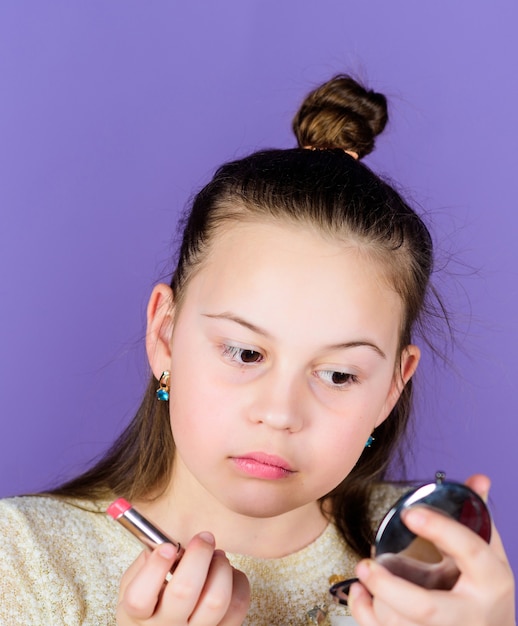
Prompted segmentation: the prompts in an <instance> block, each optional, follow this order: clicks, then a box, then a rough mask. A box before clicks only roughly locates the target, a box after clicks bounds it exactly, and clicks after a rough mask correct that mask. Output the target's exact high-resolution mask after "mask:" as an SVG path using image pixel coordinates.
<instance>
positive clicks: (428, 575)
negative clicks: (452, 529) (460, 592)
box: [329, 472, 491, 604]
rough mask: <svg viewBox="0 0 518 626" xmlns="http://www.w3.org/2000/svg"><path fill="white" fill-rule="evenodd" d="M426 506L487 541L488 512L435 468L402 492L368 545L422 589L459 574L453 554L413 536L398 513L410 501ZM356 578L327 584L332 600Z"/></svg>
mask: <svg viewBox="0 0 518 626" xmlns="http://www.w3.org/2000/svg"><path fill="white" fill-rule="evenodd" d="M416 505H419V506H427V507H430V508H433V509H435V510H437V511H440V512H442V513H444V514H445V515H448V516H449V517H452V518H453V519H454V520H456V521H458V522H460V523H461V524H463V525H464V526H467V527H468V528H470V529H471V530H472V531H473V532H475V533H477V535H479V536H480V537H482V539H484V540H485V541H487V542H488V543H489V540H490V538H491V516H490V513H489V510H488V508H487V506H486V504H485V503H484V501H483V500H482V498H481V497H480V496H479V495H478V494H476V493H475V492H474V491H473V490H472V489H470V488H469V487H467V486H466V485H463V484H461V483H457V482H450V481H447V480H446V479H445V474H444V472H436V474H435V482H432V483H428V484H426V485H421V486H419V487H416V488H414V489H411V490H410V491H408V492H407V493H405V494H404V495H403V496H402V497H401V498H400V499H399V500H398V501H397V502H396V503H395V504H394V506H393V507H392V508H391V509H390V511H389V512H388V513H387V514H386V515H385V517H384V518H383V520H382V521H381V523H380V525H379V528H378V530H377V532H376V538H375V541H374V545H373V548H372V558H374V559H376V561H377V562H378V563H381V564H382V565H383V566H384V567H386V568H387V569H388V570H390V571H391V572H392V573H393V574H396V575H397V576H400V577H401V578H405V579H406V580H409V581H410V582H413V583H415V584H417V585H420V586H421V587H425V588H427V589H451V588H452V587H453V586H454V585H455V583H456V582H457V579H458V578H459V576H460V571H459V569H458V568H457V565H456V564H455V562H454V561H453V559H452V558H451V557H449V556H446V555H444V554H442V553H441V552H440V551H439V550H438V549H437V548H436V547H435V546H434V545H433V544H432V543H430V542H429V541H427V540H425V539H422V538H421V537H418V536H417V535H415V534H414V533H413V532H411V531H410V530H408V528H407V527H406V526H405V524H404V523H403V520H402V519H401V513H402V512H403V511H404V510H405V509H408V508H409V507H413V506H416ZM354 582H358V579H357V578H349V579H347V580H343V581H340V582H338V583H335V584H334V585H333V586H332V587H331V588H330V590H329V591H330V593H331V595H332V596H333V599H334V600H335V601H336V602H339V603H340V604H347V597H348V593H349V589H350V587H351V585H352V584H353V583H354Z"/></svg>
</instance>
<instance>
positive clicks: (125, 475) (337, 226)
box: [53, 76, 432, 555]
mask: <svg viewBox="0 0 518 626" xmlns="http://www.w3.org/2000/svg"><path fill="white" fill-rule="evenodd" d="M351 80H352V79H349V78H348V77H344V76H339V77H337V78H336V79H334V80H332V81H329V82H328V83H326V84H325V85H324V86H322V87H321V88H320V89H318V90H316V91H314V92H312V93H311V94H310V95H309V97H308V100H309V101H310V104H311V107H312V108H313V110H315V111H317V110H318V107H320V110H321V111H325V110H326V106H325V103H327V102H329V100H330V98H331V99H333V98H335V96H336V93H337V92H339V91H340V88H341V85H346V86H347V91H348V93H350V92H355V93H360V94H361V98H360V99H361V100H362V101H363V99H364V98H365V95H364V93H367V95H368V94H369V93H370V92H366V91H365V90H364V89H363V88H362V87H361V86H357V88H355V89H351V85H352V83H351ZM316 94H320V95H316ZM320 98H321V99H322V103H320V104H319V102H320ZM378 99H379V98H378V97H376V100H378ZM305 106H306V102H305V103H304V104H303V105H302V107H301V111H303V110H304V109H305ZM308 106H309V105H308ZM357 111H359V108H358V107H357ZM323 115H324V120H325V124H324V125H325V126H326V127H327V121H328V116H327V114H323ZM355 115H356V116H360V113H358V112H357V113H355ZM342 118H344V119H345V118H347V119H345V121H344V124H345V125H346V126H347V124H348V121H347V120H348V117H347V116H344V115H343V114H342ZM374 118H376V119H378V118H377V117H376V116H374ZM374 118H373V116H372V115H371V113H369V119H370V120H371V121H369V122H367V121H365V123H364V125H366V126H369V125H372V126H373V127H376V128H379V127H380V126H382V125H384V123H385V121H386V113H385V116H383V115H381V118H380V119H381V121H379V120H378V121H377V122H376V123H374V122H372V119H374ZM298 119H301V124H302V125H305V124H306V121H307V116H306V115H305V114H301V112H300V111H299V113H298V114H297V116H296V118H295V120H298ZM318 119H319V118H318V115H317V114H312V120H311V128H312V129H313V131H312V132H314V135H312V137H315V136H317V134H318V133H317V130H315V129H318ZM383 120H384V121H383ZM294 123H295V125H296V127H297V129H298V128H299V126H298V122H297V121H295V122H294ZM354 124H356V121H355V122H354ZM304 132H305V131H304ZM333 132H334V131H333ZM348 132H349V131H348ZM326 133H327V130H326V131H322V136H323V137H324V136H327V134H326ZM296 134H297V136H299V135H300V136H301V137H305V136H306V135H304V134H303V133H302V131H300V133H299V131H298V130H297V131H296ZM371 134H372V133H371ZM307 136H308V138H309V136H310V135H307ZM299 141H300V139H299ZM304 141H305V140H304ZM311 141H314V139H312V140H311ZM363 141H364V140H363V139H362V142H363ZM370 141H373V139H372V138H371V140H370ZM325 143H327V139H326V140H325ZM369 145H370V144H369ZM361 146H362V147H360V145H359V144H357V143H354V142H353V143H351V144H350V146H348V147H350V148H351V149H352V150H355V151H358V152H360V153H364V152H365V150H366V149H367V148H366V147H363V146H364V143H362V144H361ZM243 220H255V221H265V220H276V221H280V222H282V223H289V224H297V225H301V226H303V227H310V228H313V229H317V230H318V232H321V233H322V234H324V235H325V236H327V237H333V238H334V239H335V240H336V239H338V240H339V241H342V240H343V241H345V240H347V241H349V242H350V241H351V240H352V241H354V242H355V244H357V245H358V246H359V247H361V248H362V249H363V250H365V251H366V252H367V253H368V254H371V255H375V257H376V258H378V259H382V260H383V262H384V266H385V267H386V268H387V279H388V280H389V281H390V283H391V285H392V287H393V288H394V289H395V290H396V291H397V292H398V294H399V295H400V296H401V299H402V302H403V304H404V316H403V317H404V319H403V320H402V322H401V335H400V342H399V347H400V350H402V349H403V348H404V346H406V345H408V344H409V343H410V342H411V337H412V332H413V329H414V327H415V324H416V323H417V322H418V321H419V319H420V316H421V314H422V312H423V310H424V308H425V306H426V301H427V293H428V284H429V278H430V274H431V271H432V240H431V237H430V234H429V232H428V230H427V228H426V226H425V224H424V223H423V220H422V219H421V218H420V217H419V216H418V215H417V214H416V212H415V211H414V210H413V209H412V208H410V207H409V206H408V204H407V203H406V202H405V201H404V200H403V199H402V198H401V196H400V195H399V194H398V193H397V192H396V191H395V190H394V189H393V188H392V187H391V186H390V185H389V184H387V183H386V182H384V181H383V180H381V179H380V178H379V177H378V176H376V175H375V174H374V173H373V172H372V171H371V170H370V169H369V168H367V167H366V166H364V165H363V164H362V163H360V162H358V161H357V160H355V159H354V158H352V157H351V156H349V155H348V154H346V153H345V152H344V145H343V144H341V145H339V146H338V149H325V150H305V149H300V148H298V149H292V150H268V151H264V152H257V153H254V154H252V155H250V156H248V157H245V158H243V159H240V160H238V161H234V162H231V163H227V164H225V165H223V166H222V167H221V168H219V169H218V170H217V171H216V173H215V175H214V177H213V179H212V180H211V181H210V182H209V183H208V184H207V185H206V186H205V187H204V188H203V189H202V190H201V191H200V192H199V193H198V195H197V196H196V198H195V199H194V203H193V206H192V209H191V211H190V213H189V214H188V216H187V218H186V219H185V221H184V224H183V239H182V243H181V247H180V250H179V254H178V262H177V266H176V270H175V271H174V273H173V277H172V280H171V287H172V289H173V291H174V294H175V302H176V303H180V304H179V305H180V306H181V302H182V298H183V295H184V293H185V290H186V288H187V287H188V285H189V280H190V278H191V277H192V276H193V273H195V272H196V271H197V270H198V269H199V268H200V267H201V266H202V264H203V262H204V261H205V260H206V259H207V255H208V253H209V251H210V249H211V245H213V243H214V240H215V234H216V233H217V232H218V229H219V228H221V226H222V225H224V224H229V223H232V222H238V221H243ZM396 368H397V364H396ZM156 388H157V381H156V380H155V379H154V378H152V380H151V381H150V383H149V386H148V389H147V391H146V394H145V397H144V400H143V402H142V404H141V406H140V408H139V410H138V412H137V414H136V415H135V417H134V419H133V421H132V422H131V423H130V424H129V425H128V427H127V428H126V429H125V430H124V432H123V433H122V434H121V435H120V437H119V439H118V440H117V441H116V442H115V443H114V445H113V446H112V448H111V449H110V450H109V451H108V452H107V453H106V454H105V455H104V457H103V458H102V459H101V460H100V461H99V462H98V463H97V464H96V465H95V466H94V467H93V468H92V469H90V470H89V471H88V472H86V473H85V474H83V475H82V476H80V477H78V478H76V479H74V480H72V481H70V482H68V483H67V484H65V485H63V486H62V487H60V488H58V489H56V490H54V491H53V493H54V494H55V495H61V496H74V497H80V498H92V497H94V498H95V497H106V496H107V495H108V494H116V495H119V496H124V497H127V498H130V499H131V498H153V497H157V496H158V495H160V493H161V492H162V491H163V489H164V488H165V487H166V485H167V483H168V481H169V478H170V474H171V471H172V464H173V458H174V441H173V437H172V434H171V428H170V418H169V412H168V406H167V403H164V402H157V401H156V399H155V390H156ZM173 393H174V391H173ZM411 397H412V382H411V381H410V382H409V383H407V385H406V386H405V388H404V389H403V392H402V394H401V397H400V398H399V401H398V402H397V404H396V406H395V407H394V409H393V410H392V412H391V415H390V416H389V417H388V419H386V420H385V421H384V422H383V423H382V424H381V425H380V426H379V427H378V428H377V430H376V434H375V437H376V444H375V446H373V447H372V448H369V449H366V450H365V451H364V453H363V454H362V455H361V457H360V459H359V460H358V462H357V464H356V466H355V467H354V468H353V470H352V471H351V473H350V474H349V475H348V476H347V477H345V478H344V480H343V482H342V483H341V484H340V485H339V486H338V487H337V488H336V489H335V490H334V491H333V492H332V493H331V494H328V496H327V498H328V499H329V501H330V502H331V505H332V514H333V517H334V519H335V521H336V524H337V526H338V528H339V529H340V531H341V532H342V534H343V536H344V537H345V539H346V540H347V541H348V543H349V544H350V545H351V546H352V547H353V548H354V549H355V550H356V551H357V552H358V553H359V554H361V555H368V554H369V549H370V544H371V542H372V530H371V523H370V519H369V499H370V489H371V485H372V483H373V482H376V481H380V480H383V479H384V478H385V477H386V472H387V468H388V465H389V463H390V462H391V460H392V459H393V456H394V452H395V451H396V449H397V444H398V441H399V440H400V438H401V436H402V434H403V433H404V431H405V429H406V427H407V424H408V420H409V416H410V404H411ZM344 445H346V444H345V443H344ZM323 500H324V499H323Z"/></svg>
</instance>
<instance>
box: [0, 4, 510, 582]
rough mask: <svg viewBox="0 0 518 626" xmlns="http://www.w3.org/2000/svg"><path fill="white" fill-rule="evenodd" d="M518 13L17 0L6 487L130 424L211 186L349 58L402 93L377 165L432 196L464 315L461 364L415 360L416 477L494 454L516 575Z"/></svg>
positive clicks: (2, 227) (0, 190) (3, 389)
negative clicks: (196, 198)
mask: <svg viewBox="0 0 518 626" xmlns="http://www.w3.org/2000/svg"><path fill="white" fill-rule="evenodd" d="M517 19H518V5H517V4H516V2H515V1H514V0H506V1H502V0H495V1H494V2H492V3H486V2H482V1H479V2H473V1H469V2H468V0H465V1H463V2H462V1H461V2H455V3H448V5H447V6H446V5H444V4H443V3H434V2H419V3H416V2H411V1H410V0H392V1H391V2H381V1H380V2H374V1H372V2H362V3H358V2H352V1H350V2H347V1H346V0H336V1H332V0H326V1H325V2H320V3H316V2H313V1H312V0H290V1H288V0H286V1H285V2H277V1H276V0H275V1H274V0H256V1H249V2H242V1H241V0H232V1H230V0H220V1H219V2H214V3H208V2H199V1H191V2H183V3H180V2H171V1H170V0H167V1H165V0H155V1H154V2H145V3H144V2H140V1H138V2H137V1H130V0H124V1H121V0H112V1H111V2H109V3H107V2H104V1H103V2H100V1H97V0H90V1H89V2H85V3H76V2H69V1H68V0H62V1H53V0H47V1H46V2H41V1H40V0H33V1H29V0H25V2H19V0H2V2H1V4H0V90H1V97H0V211H1V213H0V215H1V222H0V271H1V281H0V293H1V302H2V306H1V308H0V346H1V348H0V349H1V354H2V360H1V375H0V394H1V400H2V410H3V416H2V431H1V433H2V436H1V438H0V470H1V471H0V495H9V494H15V493H20V492H27V491H35V490H38V489H41V488H44V487H45V486H48V485H51V484H54V483H55V482H56V481H58V480H61V479H62V478H65V477H68V476H71V475H72V474H74V473H76V472H77V471H79V470H80V469H81V468H83V467H84V466H85V464H86V463H87V461H88V460H89V459H90V458H91V457H93V456H94V455H96V454H98V453H99V452H100V451H101V450H103V449H104V448H105V447H106V446H107V444H108V443H109V442H110V441H111V440H112V439H113V437H114V436H115V434H116V433H117V432H119V430H120V429H121V428H122V426H123V424H124V423H125V422H126V421H127V420H128V419H129V417H130V416H131V414H132V412H133V410H134V408H135V406H136V404H137V402H138V399H139V396H140V394H141V391H142V389H143V380H145V378H146V373H147V368H146V363H145V359H144V353H143V349H142V343H141V339H142V335H143V329H144V310H145V304H146V300H147V296H148V294H149V291H150V288H151V286H152V284H153V283H154V281H156V280H158V279H160V278H161V277H162V276H164V275H165V274H166V273H167V272H168V270H169V256H170V253H171V250H172V246H173V239H174V231H175V223H176V219H177V216H178V214H179V212H180V211H181V210H182V209H183V207H184V206H185V204H186V202H187V200H188V198H189V196H190V195H191V193H192V191H193V190H194V189H196V188H198V187H199V186H200V185H201V184H202V183H204V182H205V181H206V180H207V178H208V176H209V175H210V173H211V171H212V170H213V168H214V166H216V165H217V164H219V163H221V162H222V161H224V160H227V159H229V158H233V157H235V156H236V155H241V154H244V153H246V152H249V151H251V150H254V149H257V148H262V147H283V146H291V145H292V144H293V139H292V137H291V135H290V130H289V127H290V120H291V116H292V114H293V113H294V111H295V109H296V107H297V105H298V103H299V102H300V99H301V97H302V95H303V94H305V93H306V91H307V90H308V89H309V88H311V87H312V86H313V85H315V84H317V83H319V82H320V81H322V80H323V79H326V78H328V77H330V76H331V75H332V74H334V73H336V72H339V71H352V72H354V73H355V74H357V75H358V76H360V77H362V78H364V79H365V80H367V81H368V83H369V84H370V85H371V86H373V87H374V88H376V89H379V90H381V91H383V92H385V93H386V94H387V95H388V97H389V98H390V102H391V122H390V126H389V128H388V130H387V132H386V133H385V135H384V136H383V137H382V138H381V139H380V140H379V142H378V149H377V151H376V153H375V154H374V155H373V157H372V158H371V159H370V161H369V164H370V165H371V166H372V167H374V168H375V169H376V170H378V171H380V172H383V173H386V174H387V175H389V176H390V177H393V178H394V179H395V180H397V181H398V182H399V183H400V184H401V185H402V186H403V188H404V190H406V193H407V194H408V195H410V196H411V197H412V198H413V200H414V201H415V202H416V203H418V204H419V205H421V206H422V207H423V208H424V210H426V212H427V213H429V214H430V219H431V220H432V222H433V223H434V232H435V234H436V237H437V241H438V243H439V247H440V253H441V257H440V259H441V260H440V263H439V265H440V266H441V267H442V266H446V271H445V272H443V273H442V279H441V281H440V287H441V289H442V290H443V292H444V293H445V294H446V296H447V299H448V300H449V302H450V304H451V306H452V307H453V308H454V309H455V311H456V312H457V314H456V316H455V320H454V321H455V324H456V326H457V328H458V346H457V348H456V349H455V351H454V352H453V353H452V354H451V355H450V356H451V357H452V360H453V362H454V367H452V368H448V367H446V366H445V365H444V364H442V363H440V362H439V363H438V364H436V365H435V366H434V364H433V363H432V359H431V358H429V357H426V358H425V360H424V363H423V368H422V370H421V372H420V376H419V385H420V390H421V391H422V393H423V394H424V395H423V397H422V399H421V401H420V402H419V405H418V422H417V439H416V444H415V446H413V451H414V460H413V474H414V475H416V476H418V477H421V478H429V477H431V476H432V475H433V472H434V471H435V470H436V469H439V468H440V469H445V470H446V471H447V472H448V474H449V475H450V476H451V477H452V478H457V479H464V478H465V477H466V476H467V475H469V474H470V473H473V472H478V471H481V472H487V473H488V474H490V475H491V477H492V478H493V481H494V488H493V496H492V505H493V512H494V515H495V518H496V520H497V523H498V525H499V527H500V529H501V531H502V534H503V535H504V539H505V541H506V544H507V547H508V551H509V554H510V556H511V560H512V563H513V566H514V569H515V571H516V570H517V566H518V540H517V539H516V538H515V536H514V527H515V520H516V518H517V514H518V504H517V498H516V497H515V491H516V478H517V476H516V474H517V472H516V468H517V463H516V455H515V448H516V442H517V440H518V424H517V420H516V417H515V409H514V407H515V404H516V402H515V397H516V396H515V393H516V382H515V380H514V376H513V375H512V372H516V364H515V359H516V354H518V334H517V332H516V325H515V317H516V310H517V309H518V295H517V285H518V281H517V269H518V264H517V259H518V252H517V246H516V243H515V239H516V237H515V233H516V230H517V226H518V224H517V222H518V217H517V213H516V202H515V195H516V192H515V191H514V185H515V182H516V171H517V167H516V157H515V149H516V140H517V139H518V133H517V130H518V122H517V115H516V111H515V108H516V102H517V100H518V84H517V83H518V79H517V72H516V59H517V58H518V39H517V38H516V35H515V32H514V31H515V25H516V22H517ZM452 255H453V256H454V261H451V260H450V261H449V262H448V260H449V259H450V258H451V257H452Z"/></svg>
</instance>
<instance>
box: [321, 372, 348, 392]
mask: <svg viewBox="0 0 518 626" xmlns="http://www.w3.org/2000/svg"><path fill="white" fill-rule="evenodd" d="M316 374H317V376H318V377H319V378H321V379H322V380H323V381H324V382H325V383H327V384H328V385H330V386H332V387H337V388H343V387H348V386H350V385H353V384H355V383H357V382H358V377H357V376H355V375H354V374H349V373H347V372H338V371H335V370H322V371H320V372H317V373H316Z"/></svg>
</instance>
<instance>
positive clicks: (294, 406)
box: [249, 371, 304, 432]
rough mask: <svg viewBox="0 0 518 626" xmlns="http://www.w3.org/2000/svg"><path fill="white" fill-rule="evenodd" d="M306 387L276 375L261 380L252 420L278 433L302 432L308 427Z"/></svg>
mask: <svg viewBox="0 0 518 626" xmlns="http://www.w3.org/2000/svg"><path fill="white" fill-rule="evenodd" d="M303 396H304V392H303V384H302V383H301V382H300V381H297V380H296V379H295V378H293V377H287V376H285V377H280V376H277V375H276V372H274V371H272V372H269V374H268V375H266V376H264V377H262V379H261V380H260V381H257V386H256V388H255V389H254V396H253V401H252V404H251V406H250V415H249V417H250V420H251V421H253V422H255V423H258V424H259V423H260V424H265V425H267V426H269V427H270V428H272V429H275V430H287V431H290V432H298V431H299V430H301V428H302V427H303V425H304V415H303V410H304V409H303V406H304V401H303Z"/></svg>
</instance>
